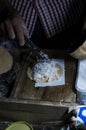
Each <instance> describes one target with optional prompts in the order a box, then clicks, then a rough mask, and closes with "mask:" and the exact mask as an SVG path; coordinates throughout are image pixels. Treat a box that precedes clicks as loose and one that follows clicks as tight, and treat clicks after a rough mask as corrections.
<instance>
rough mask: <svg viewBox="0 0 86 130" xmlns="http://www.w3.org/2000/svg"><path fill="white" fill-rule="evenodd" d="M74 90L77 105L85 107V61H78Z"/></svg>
mask: <svg viewBox="0 0 86 130" xmlns="http://www.w3.org/2000/svg"><path fill="white" fill-rule="evenodd" d="M75 88H76V91H77V103H79V104H80V105H86V59H82V60H79V61H78V69H77V77H76V83H75Z"/></svg>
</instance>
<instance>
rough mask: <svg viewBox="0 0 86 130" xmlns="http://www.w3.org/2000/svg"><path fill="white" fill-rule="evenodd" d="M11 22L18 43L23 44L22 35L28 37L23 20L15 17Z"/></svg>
mask: <svg viewBox="0 0 86 130" xmlns="http://www.w3.org/2000/svg"><path fill="white" fill-rule="evenodd" d="M12 23H13V27H14V30H15V33H16V35H17V38H18V40H19V43H20V45H21V46H23V45H24V44H25V38H24V36H26V37H29V33H28V30H27V28H26V27H25V25H24V22H23V20H22V19H21V18H18V17H17V18H15V19H13V21H12Z"/></svg>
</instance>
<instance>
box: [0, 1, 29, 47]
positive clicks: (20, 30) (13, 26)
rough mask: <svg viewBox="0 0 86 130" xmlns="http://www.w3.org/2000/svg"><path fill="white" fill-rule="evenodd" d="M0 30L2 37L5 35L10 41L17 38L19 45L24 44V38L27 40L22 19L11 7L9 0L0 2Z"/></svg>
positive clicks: (27, 35) (26, 31) (26, 32)
mask: <svg viewBox="0 0 86 130" xmlns="http://www.w3.org/2000/svg"><path fill="white" fill-rule="evenodd" d="M0 29H1V30H2V32H3V34H4V36H5V34H6V35H8V37H9V38H11V39H14V38H16V37H17V38H18V40H19V43H20V45H24V44H25V39H24V36H26V37H28V38H29V34H28V30H27V28H26V27H25V24H24V22H23V19H22V18H21V17H20V15H19V14H18V12H17V11H16V10H15V9H14V8H13V7H12V6H11V4H10V3H9V0H0Z"/></svg>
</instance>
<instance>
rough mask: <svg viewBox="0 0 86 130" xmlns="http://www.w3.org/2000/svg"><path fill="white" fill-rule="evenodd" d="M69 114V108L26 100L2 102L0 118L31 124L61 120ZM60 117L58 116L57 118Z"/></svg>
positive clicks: (4, 100) (0, 102) (5, 100)
mask: <svg viewBox="0 0 86 130" xmlns="http://www.w3.org/2000/svg"><path fill="white" fill-rule="evenodd" d="M67 112H68V108H67V107H61V106H60V109H59V107H57V106H50V105H42V104H36V103H32V102H28V101H26V100H15V99H3V101H2V100H0V118H1V119H6V120H25V121H29V122H34V123H35V122H43V121H44V122H45V121H54V120H59V119H60V118H61V117H62V116H63V115H64V114H66V113H67ZM56 115H58V116H56Z"/></svg>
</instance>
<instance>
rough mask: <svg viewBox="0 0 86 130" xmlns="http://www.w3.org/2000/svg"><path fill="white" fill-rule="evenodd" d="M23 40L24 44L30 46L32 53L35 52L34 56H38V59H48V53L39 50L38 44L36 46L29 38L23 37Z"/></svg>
mask: <svg viewBox="0 0 86 130" xmlns="http://www.w3.org/2000/svg"><path fill="white" fill-rule="evenodd" d="M25 41H26V43H25V44H26V46H27V47H29V48H31V49H32V50H33V51H34V53H35V54H36V56H37V57H38V60H48V59H49V58H48V55H47V54H45V53H44V52H43V51H41V49H39V48H38V46H36V45H35V44H34V43H33V42H32V41H31V40H30V39H28V38H26V37H25Z"/></svg>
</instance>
